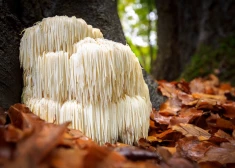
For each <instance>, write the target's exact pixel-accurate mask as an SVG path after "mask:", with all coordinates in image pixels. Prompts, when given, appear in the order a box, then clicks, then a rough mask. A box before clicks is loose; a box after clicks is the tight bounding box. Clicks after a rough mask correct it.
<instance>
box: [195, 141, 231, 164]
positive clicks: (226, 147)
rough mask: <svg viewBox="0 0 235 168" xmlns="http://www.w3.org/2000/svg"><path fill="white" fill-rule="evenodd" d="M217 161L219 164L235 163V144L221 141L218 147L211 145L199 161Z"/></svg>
mask: <svg viewBox="0 0 235 168" xmlns="http://www.w3.org/2000/svg"><path fill="white" fill-rule="evenodd" d="M206 161H217V162H219V163H221V164H227V163H235V144H231V143H222V144H221V146H220V147H216V146H212V147H210V148H209V149H208V150H207V151H206V152H205V156H204V157H203V158H201V159H200V160H199V162H206Z"/></svg>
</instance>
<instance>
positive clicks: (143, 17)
mask: <svg viewBox="0 0 235 168" xmlns="http://www.w3.org/2000/svg"><path fill="white" fill-rule="evenodd" d="M118 12H119V16H120V20H121V23H122V27H123V31H124V33H125V37H126V41H127V44H128V45H129V46H130V47H131V49H132V51H133V52H134V53H135V55H136V56H137V57H138V58H139V60H140V63H141V65H142V66H143V67H144V69H145V70H146V71H147V72H151V71H152V69H151V68H152V66H153V62H154V60H156V56H157V44H156V42H157V40H156V38H157V33H156V27H157V26H156V24H157V11H156V6H155V1H154V0H122V1H121V0H119V1H118Z"/></svg>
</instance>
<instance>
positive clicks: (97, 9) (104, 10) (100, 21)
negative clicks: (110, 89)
mask: <svg viewBox="0 0 235 168" xmlns="http://www.w3.org/2000/svg"><path fill="white" fill-rule="evenodd" d="M3 4H4V8H6V9H7V8H9V9H10V11H8V13H9V14H10V15H11V16H12V18H14V19H15V20H13V19H11V18H9V19H10V21H12V23H9V26H8V27H4V33H5V36H4V33H3V32H1V36H2V35H3V37H4V39H3V41H4V44H5V46H8V45H9V44H10V46H9V47H8V48H4V47H2V48H0V51H1V50H3V51H4V54H2V52H1V58H3V61H1V64H0V65H2V66H1V67H0V68H2V69H3V70H2V71H1V73H0V81H1V83H0V86H1V90H0V94H1V98H0V106H3V107H4V108H8V107H9V106H10V105H12V104H14V103H16V102H20V95H21V89H22V72H21V71H20V68H19V59H18V57H19V51H18V50H19V40H20V37H19V36H18V34H20V32H21V30H22V27H24V28H26V27H30V26H32V25H33V24H34V23H36V22H38V21H41V20H42V19H43V18H45V17H52V16H55V15H67V16H76V17H77V18H82V19H84V20H85V21H86V22H87V23H88V24H90V25H92V26H93V27H96V28H99V29H100V30H101V31H102V33H103V34H104V37H105V38H107V39H110V40H113V41H116V42H121V43H123V44H125V43H126V42H125V37H124V34H123V32H122V27H121V23H120V20H119V17H118V14H117V6H116V5H117V4H116V1H112V0H21V1H17V0H7V1H6V2H5V1H4V2H3ZM1 16H2V13H1ZM3 16H4V18H5V20H8V18H7V17H5V15H3ZM5 20H4V21H3V19H2V18H1V20H0V21H1V23H2V22H5ZM14 23H19V25H20V26H15V25H14ZM2 24H3V23H2ZM21 25H22V26H21ZM0 47H1V46H0ZM12 49H13V50H12ZM9 64H10V65H11V66H9ZM8 72H10V73H11V74H10V76H9V74H8ZM143 73H144V78H145V80H146V82H147V84H148V86H149V90H150V95H151V100H152V104H153V107H155V108H159V105H160V103H161V102H162V101H163V97H162V96H160V95H158V93H157V89H156V87H157V85H156V83H155V82H154V80H153V79H152V78H151V77H150V76H149V75H148V74H147V73H146V72H145V71H143Z"/></svg>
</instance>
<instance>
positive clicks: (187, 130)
mask: <svg viewBox="0 0 235 168" xmlns="http://www.w3.org/2000/svg"><path fill="white" fill-rule="evenodd" d="M172 130H175V131H178V132H181V133H182V134H183V135H185V136H186V137H190V136H196V137H198V139H199V140H201V141H204V140H208V139H209V138H210V137H211V134H210V133H208V131H206V130H204V129H202V128H199V127H197V126H194V125H192V124H179V125H174V126H173V127H172Z"/></svg>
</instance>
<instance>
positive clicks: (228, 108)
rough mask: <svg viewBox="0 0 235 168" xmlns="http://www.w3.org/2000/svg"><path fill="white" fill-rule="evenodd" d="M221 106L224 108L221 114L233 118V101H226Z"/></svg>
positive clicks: (234, 109) (234, 103)
mask: <svg viewBox="0 0 235 168" xmlns="http://www.w3.org/2000/svg"><path fill="white" fill-rule="evenodd" d="M222 107H223V108H224V109H225V112H224V113H223V115H224V116H225V117H228V118H235V102H227V103H224V104H222Z"/></svg>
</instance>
